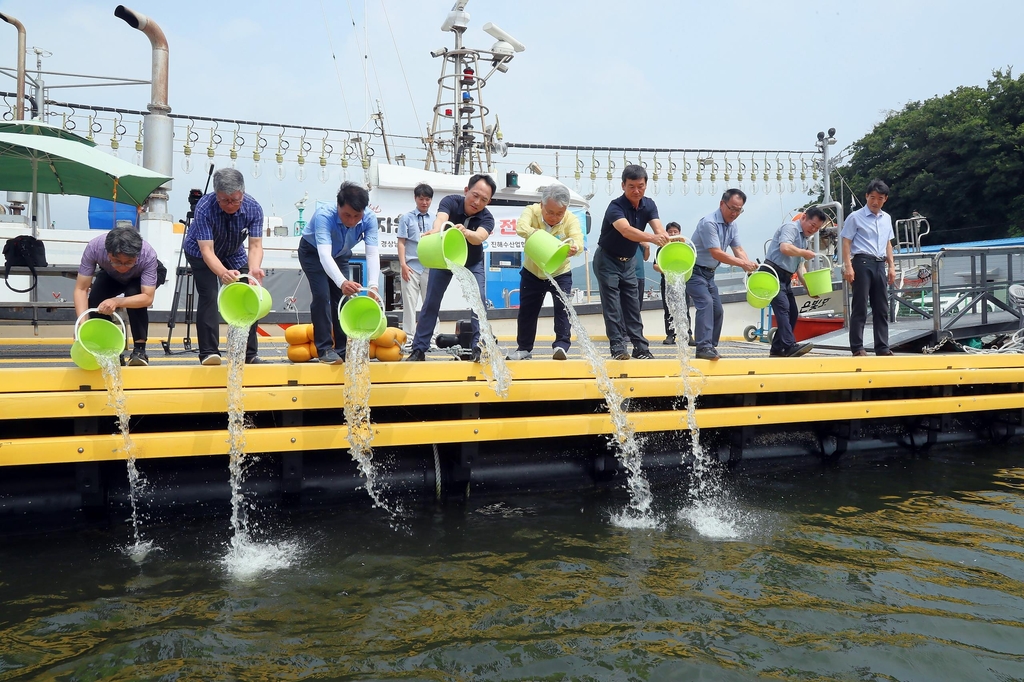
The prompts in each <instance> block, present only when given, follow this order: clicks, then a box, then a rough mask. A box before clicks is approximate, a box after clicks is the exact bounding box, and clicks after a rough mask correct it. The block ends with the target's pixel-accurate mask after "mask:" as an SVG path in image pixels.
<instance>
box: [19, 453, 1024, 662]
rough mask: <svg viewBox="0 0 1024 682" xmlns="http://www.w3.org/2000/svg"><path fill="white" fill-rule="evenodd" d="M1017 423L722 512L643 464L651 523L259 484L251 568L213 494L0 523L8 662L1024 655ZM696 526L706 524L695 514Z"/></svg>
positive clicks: (796, 475) (743, 501)
mask: <svg viewBox="0 0 1024 682" xmlns="http://www.w3.org/2000/svg"><path fill="white" fill-rule="evenodd" d="M1022 456H1024V448H1021V447H1019V446H1018V447H1013V448H1006V447H1000V448H998V449H997V448H994V447H989V448H979V449H977V450H975V451H971V450H968V449H965V448H963V447H960V448H958V449H957V450H955V451H943V452H936V453H933V455H932V457H931V458H930V459H928V460H911V459H909V458H908V456H907V455H904V454H900V453H894V455H893V457H892V458H891V459H888V460H873V461H866V460H862V461H856V460H848V462H847V463H846V465H845V466H844V467H841V468H838V469H823V468H821V467H819V466H817V465H809V464H808V465H799V466H798V465H797V464H796V463H795V462H790V463H787V462H778V463H771V464H770V465H768V464H762V465H759V468H756V469H755V468H744V469H741V470H739V471H738V472H734V473H733V474H732V475H730V476H727V477H726V478H725V485H726V486H727V487H728V488H729V492H730V499H731V500H732V504H733V505H734V509H733V521H734V523H733V532H732V535H733V537H732V538H731V539H728V540H723V539H714V538H711V537H707V535H702V534H701V533H700V532H698V530H697V528H698V527H700V524H699V523H695V522H694V521H692V520H682V519H684V518H687V517H688V512H687V510H686V508H685V506H684V505H686V504H687V491H686V485H687V483H686V481H679V480H667V479H665V478H664V477H663V476H659V475H657V473H656V472H652V475H651V483H652V489H653V492H654V497H655V510H654V513H655V514H657V515H658V516H659V518H660V519H661V520H662V524H661V527H660V528H657V529H623V528H620V527H617V526H615V525H614V524H613V523H612V522H611V520H610V519H611V516H612V515H613V514H614V513H615V512H616V511H617V510H619V509H621V507H622V505H623V501H624V499H625V495H626V493H625V492H624V491H623V490H622V489H618V490H612V491H608V490H588V491H583V492H579V491H577V492H562V493H552V492H542V493H525V492H518V493H507V494H504V495H501V496H483V495H474V496H472V497H471V498H470V499H469V501H468V502H466V503H465V504H464V505H462V504H452V503H449V504H448V505H446V506H437V505H435V504H434V503H432V502H429V501H426V500H422V499H421V500H416V501H412V500H410V501H407V502H406V504H405V505H404V508H405V514H406V516H405V519H404V524H403V525H402V526H401V527H400V529H399V530H397V531H396V530H392V529H391V528H390V524H389V521H390V517H389V516H388V515H387V514H386V513H384V512H383V511H382V510H380V509H373V508H372V507H371V504H372V503H371V501H370V500H369V499H368V497H365V496H361V497H360V498H359V500H358V501H355V500H354V501H352V502H351V503H348V504H346V505H340V506H337V507H332V508H324V509H319V510H293V511H287V510H282V509H275V508H272V507H270V505H261V506H263V507H265V508H267V511H266V512H265V513H264V516H263V518H261V519H260V523H259V524H254V527H256V528H258V529H260V530H259V532H260V533H262V534H263V535H265V537H261V538H257V539H258V540H264V541H273V542H276V543H278V544H279V546H281V547H287V548H289V549H288V551H289V552H290V556H289V557H288V561H287V562H283V563H282V564H280V566H281V567H280V568H278V569H276V570H265V571H262V572H259V573H257V574H255V575H254V576H253V577H251V578H250V579H247V580H239V579H236V578H233V577H232V574H231V573H230V572H229V571H228V569H227V568H225V565H224V563H223V562H222V558H223V556H224V555H225V553H226V552H227V548H228V543H229V540H230V533H229V527H228V526H227V524H225V523H224V520H225V519H226V518H227V516H228V515H229V513H230V506H229V504H228V502H227V501H226V500H225V501H224V503H223V504H222V505H220V507H214V508H211V507H209V506H206V507H202V508H199V509H195V510H186V511H185V512H182V511H179V512H175V513H174V514H173V515H169V514H166V513H165V514H164V515H163V516H162V515H161V513H160V512H158V511H154V512H153V513H152V515H151V519H150V524H149V525H148V526H147V535H148V536H150V537H152V538H153V539H154V540H155V542H156V544H157V545H158V546H159V547H160V548H161V549H160V550H159V551H155V552H153V553H151V554H150V555H149V556H148V557H147V558H146V559H145V561H143V562H142V563H141V564H139V565H137V564H136V563H135V562H133V561H132V560H131V559H130V558H128V557H126V556H125V555H124V554H123V553H122V552H120V551H119V547H120V545H121V544H123V542H124V538H125V536H126V530H125V527H124V526H123V525H120V523H121V522H120V520H118V521H117V522H111V523H110V524H109V525H100V524H98V523H97V522H88V523H86V522H82V524H81V525H80V526H78V527H76V528H74V529H73V530H65V531H60V532H53V531H50V532H48V533H43V532H42V531H34V530H32V528H31V527H30V526H28V525H27V524H28V522H27V520H24V519H23V520H21V521H16V520H14V519H12V518H10V517H8V518H5V519H4V520H3V531H2V532H0V680H28V679H57V680H72V679H74V680H100V679H102V680H136V679H147V680H157V679H159V680H185V679H188V680H208V679H232V680H233V679H237V680H272V679H273V680H276V679H290V680H299V679H349V680H692V679H708V680H750V679H777V680H1011V679H1022V678H1024V626H1022V621H1024V596H1022V595H1024V584H1022V583H1024V542H1022V540H1021V538H1022V535H1024V468H1021V462H1022V461H1024V459H1022ZM705 532H706V531H705Z"/></svg>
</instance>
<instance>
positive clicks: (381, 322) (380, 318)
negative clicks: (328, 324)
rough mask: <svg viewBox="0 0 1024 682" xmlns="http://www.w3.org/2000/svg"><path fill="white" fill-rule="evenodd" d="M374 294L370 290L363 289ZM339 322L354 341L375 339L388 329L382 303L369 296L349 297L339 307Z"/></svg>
mask: <svg viewBox="0 0 1024 682" xmlns="http://www.w3.org/2000/svg"><path fill="white" fill-rule="evenodd" d="M362 291H365V292H367V293H369V294H372V295H376V294H373V292H371V291H370V290H369V289H362ZM338 321H339V322H341V329H342V331H343V332H345V335H346V336H351V337H352V338H354V339H375V338H377V337H378V336H380V335H381V334H383V333H384V330H385V329H387V327H388V321H387V317H385V315H384V309H383V308H382V307H381V306H380V303H379V302H377V301H375V300H373V299H372V298H370V297H369V296H349V297H348V298H347V299H343V300H342V302H341V303H340V304H339V305H338Z"/></svg>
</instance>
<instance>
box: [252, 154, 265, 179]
mask: <svg viewBox="0 0 1024 682" xmlns="http://www.w3.org/2000/svg"><path fill="white" fill-rule="evenodd" d="M261 175H263V164H262V163H260V153H259V151H254V152H253V153H252V177H253V178H256V179H259V177H260V176H261Z"/></svg>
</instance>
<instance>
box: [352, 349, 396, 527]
mask: <svg viewBox="0 0 1024 682" xmlns="http://www.w3.org/2000/svg"><path fill="white" fill-rule="evenodd" d="M345 423H346V425H347V426H348V443H349V451H350V452H351V453H352V459H354V460H355V461H356V464H357V465H358V466H359V473H361V474H362V475H363V478H364V479H365V480H366V483H364V484H363V486H364V487H365V488H366V492H367V493H369V494H370V498H371V499H372V500H373V506H374V507H381V508H382V509H384V510H385V511H386V512H387V513H388V514H390V515H391V516H392V518H393V517H395V516H396V515H397V514H399V513H400V512H401V508H400V506H399V505H398V504H394V505H392V504H389V503H388V502H387V500H385V499H384V493H385V492H386V490H387V488H386V486H385V485H384V482H383V481H378V480H377V471H376V469H375V468H374V465H373V449H372V448H371V444H372V442H373V426H372V425H371V424H370V340H369V339H357V338H354V337H351V336H350V337H348V344H347V351H346V353H345Z"/></svg>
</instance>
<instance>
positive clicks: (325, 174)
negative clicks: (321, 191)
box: [316, 156, 331, 184]
mask: <svg viewBox="0 0 1024 682" xmlns="http://www.w3.org/2000/svg"><path fill="white" fill-rule="evenodd" d="M316 177H317V179H318V180H320V182H322V183H324V184H327V181H328V180H330V179H331V171H329V170H328V169H327V157H324V156H321V157H320V170H319V171H318V172H317V174H316Z"/></svg>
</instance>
